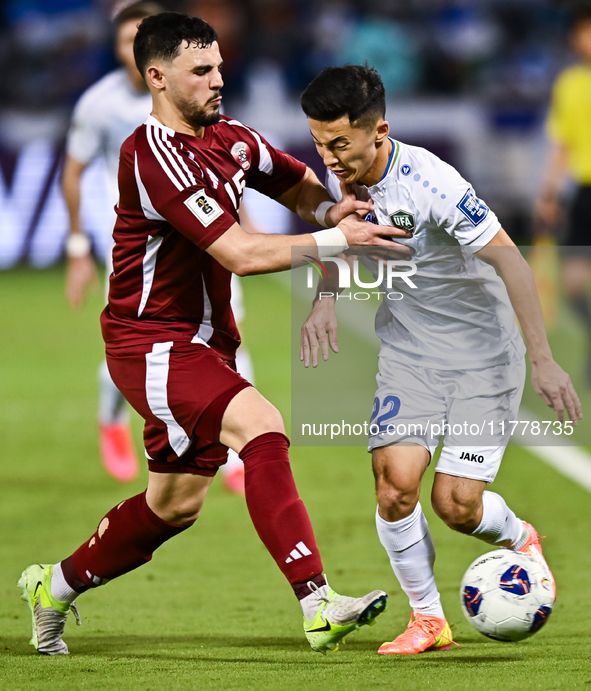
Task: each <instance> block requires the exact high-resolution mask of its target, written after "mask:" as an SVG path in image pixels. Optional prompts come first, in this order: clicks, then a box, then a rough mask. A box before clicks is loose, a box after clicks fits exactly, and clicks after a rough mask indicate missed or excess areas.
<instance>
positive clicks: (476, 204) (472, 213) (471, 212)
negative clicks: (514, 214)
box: [456, 190, 489, 226]
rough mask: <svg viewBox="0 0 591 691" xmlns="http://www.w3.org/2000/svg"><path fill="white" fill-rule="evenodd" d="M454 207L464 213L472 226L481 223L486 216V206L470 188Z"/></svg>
mask: <svg viewBox="0 0 591 691" xmlns="http://www.w3.org/2000/svg"><path fill="white" fill-rule="evenodd" d="M456 207H457V208H458V209H459V210H460V211H461V212H462V213H463V214H464V216H465V217H466V218H467V219H468V220H469V221H470V223H471V224H472V225H473V226H477V225H478V224H479V223H482V221H484V219H485V218H486V217H487V216H488V211H489V209H488V206H487V205H486V204H485V203H484V202H483V201H482V200H480V199H478V197H477V196H476V195H475V194H474V192H473V191H472V190H468V191H467V192H466V194H465V195H464V196H463V197H462V200H461V201H460V202H459V203H458V204H456Z"/></svg>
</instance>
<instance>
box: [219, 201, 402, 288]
mask: <svg viewBox="0 0 591 691" xmlns="http://www.w3.org/2000/svg"><path fill="white" fill-rule="evenodd" d="M326 234H328V235H326ZM384 236H388V237H392V236H396V237H403V238H408V237H410V233H407V232H406V231H403V230H399V229H398V228H394V227H383V226H377V225H375V224H373V223H369V222H367V221H364V220H363V219H362V218H360V217H359V216H358V215H357V214H350V215H349V216H347V217H346V218H344V219H343V220H342V221H340V223H339V224H338V226H336V228H332V229H327V230H321V231H318V232H316V233H306V234H305V235H266V234H258V233H247V232H245V231H244V230H243V229H242V228H241V227H240V226H239V225H238V223H234V225H232V226H231V227H230V228H228V230H227V231H226V232H225V233H224V234H223V235H222V236H220V237H219V238H218V239H217V240H216V241H215V242H213V243H212V244H211V245H210V246H209V247H208V248H207V252H209V254H211V255H212V257H214V258H215V259H217V261H219V263H220V264H221V265H222V266H224V267H225V268H226V269H228V270H229V271H232V273H235V274H237V275H238V276H251V275H254V274H264V273H272V272H274V271H286V270H287V269H291V268H292V267H295V266H301V265H303V264H304V263H305V255H309V254H310V252H312V253H313V254H314V255H315V256H318V247H320V248H322V249H323V250H324V249H326V250H327V251H326V253H327V254H332V255H335V254H340V253H341V252H343V251H344V250H346V249H347V248H348V247H353V246H355V245H364V246H369V247H388V248H390V249H391V248H392V245H393V242H392V240H388V239H386V238H385V237H384ZM327 243H332V244H327ZM339 243H340V244H339ZM404 249H406V248H404Z"/></svg>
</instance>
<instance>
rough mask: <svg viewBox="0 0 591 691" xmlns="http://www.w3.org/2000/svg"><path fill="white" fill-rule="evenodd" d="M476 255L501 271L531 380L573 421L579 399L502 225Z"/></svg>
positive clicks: (558, 412)
mask: <svg viewBox="0 0 591 691" xmlns="http://www.w3.org/2000/svg"><path fill="white" fill-rule="evenodd" d="M476 256H477V257H478V258H479V259H482V260H483V261H485V262H486V263H487V264H491V265H492V266H493V267H494V268H495V269H496V270H497V271H498V272H499V274H500V275H501V278H502V279H503V281H504V283H505V285H506V287H507V292H508V293H509V298H510V300H511V304H512V305H513V309H514V310H515V314H516V315H517V319H518V320H519V324H520V326H521V330H522V331H523V337H524V338H525V343H526V345H527V348H528V351H529V359H530V362H531V366H532V384H533V386H534V389H535V390H536V393H538V394H539V395H540V396H541V397H542V400H543V401H544V403H546V405H548V406H550V407H551V408H552V409H553V410H554V411H556V415H557V417H558V419H559V420H560V421H561V422H563V421H564V409H565V408H566V410H567V413H568V416H569V418H570V419H571V420H572V421H573V423H574V424H575V425H576V424H577V420H580V419H581V418H582V417H583V414H582V412H581V403H580V401H579V397H578V396H577V392H576V391H575V388H574V386H573V384H572V382H571V380H570V377H569V376H568V374H567V373H566V372H565V371H564V370H563V369H562V368H561V367H560V366H559V365H558V364H557V363H556V362H555V361H554V358H553V357H552V351H551V350H550V345H549V343H548V338H547V336H546V329H545V328H544V318H543V316H542V307H541V305H540V299H539V297H538V292H537V289H536V284H535V281H534V277H533V274H532V270H531V269H530V267H529V265H528V263H527V262H526V261H525V259H524V258H523V256H522V255H521V252H520V251H519V249H518V248H517V247H516V246H515V244H514V243H513V241H512V240H511V238H510V237H509V236H508V235H507V233H506V232H505V231H504V230H503V229H502V228H501V229H500V230H499V232H498V233H497V234H496V235H495V237H494V238H493V239H492V240H491V241H490V242H489V243H488V245H486V246H485V247H483V248H482V249H481V250H480V251H478V252H477V254H476Z"/></svg>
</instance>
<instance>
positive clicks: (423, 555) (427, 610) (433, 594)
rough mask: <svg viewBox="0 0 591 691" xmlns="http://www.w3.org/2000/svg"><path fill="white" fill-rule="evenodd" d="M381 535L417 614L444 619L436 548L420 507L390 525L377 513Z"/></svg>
mask: <svg viewBox="0 0 591 691" xmlns="http://www.w3.org/2000/svg"><path fill="white" fill-rule="evenodd" d="M376 527H377V529H378V536H379V538H380V542H381V543H382V545H383V546H384V549H385V550H386V552H387V553H388V557H389V558H390V564H392V568H393V569H394V573H395V574H396V578H397V579H398V581H399V583H400V585H401V586H402V590H404V592H405V593H406V594H407V595H408V598H409V600H410V606H411V607H412V608H413V611H414V612H417V613H419V614H427V615H429V616H433V617H440V618H441V619H443V618H444V617H445V615H444V614H443V609H442V607H441V601H440V599H439V593H438V592H437V585H436V584H435V573H434V572H433V564H434V563H435V547H434V546H433V540H432V539H431V534H430V533H429V526H428V525H427V519H426V518H425V516H424V514H423V509H422V508H421V504H420V503H418V504H417V505H416V507H415V510H414V511H413V512H412V513H411V514H410V516H407V517H406V518H403V519H402V520H400V521H394V522H393V523H389V522H388V521H386V520H384V519H383V518H382V517H381V516H380V514H379V512H378V511H377V510H376Z"/></svg>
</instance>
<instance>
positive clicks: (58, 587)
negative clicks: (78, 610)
mask: <svg viewBox="0 0 591 691" xmlns="http://www.w3.org/2000/svg"><path fill="white" fill-rule="evenodd" d="M78 595H79V593H77V592H76V591H75V590H72V588H70V586H69V585H68V582H67V581H66V579H65V578H64V572H63V571H62V565H61V563H59V564H55V566H54V567H53V573H52V575H51V596H52V597H53V598H55V599H56V600H57V601H58V602H74V600H75V599H76V598H77V597H78Z"/></svg>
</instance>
